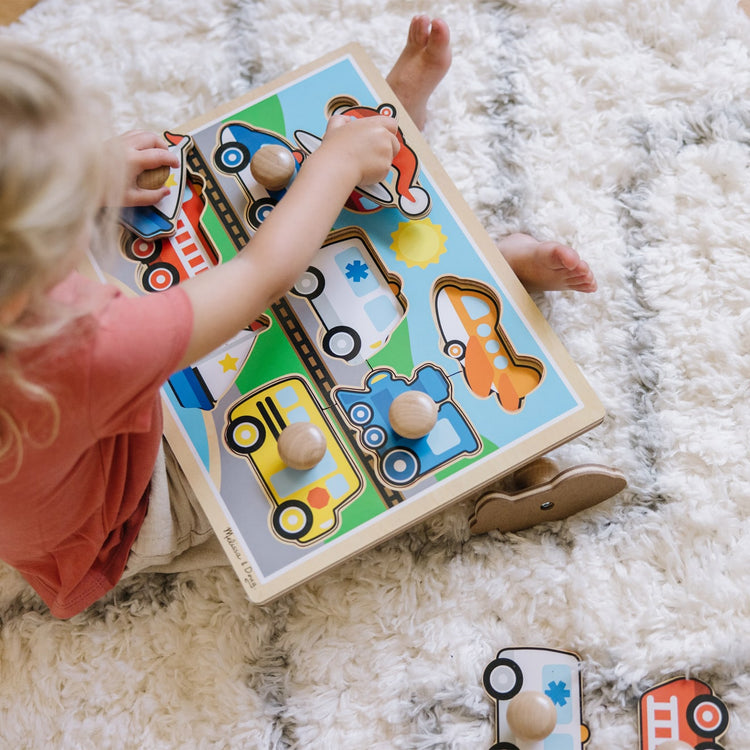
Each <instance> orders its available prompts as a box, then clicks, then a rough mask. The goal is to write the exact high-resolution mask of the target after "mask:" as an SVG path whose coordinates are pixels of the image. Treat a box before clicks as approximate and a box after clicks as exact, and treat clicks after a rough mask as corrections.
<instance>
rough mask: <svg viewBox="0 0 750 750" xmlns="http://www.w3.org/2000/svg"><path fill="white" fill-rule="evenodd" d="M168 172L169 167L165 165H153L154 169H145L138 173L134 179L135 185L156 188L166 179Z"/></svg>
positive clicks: (149, 188) (146, 188)
mask: <svg viewBox="0 0 750 750" xmlns="http://www.w3.org/2000/svg"><path fill="white" fill-rule="evenodd" d="M169 172H170V168H169V167H168V166H166V165H164V166H161V167H155V168H154V169H146V170H145V171H143V172H141V173H140V174H139V175H138V177H137V179H136V181H135V182H136V185H138V187H139V188H144V189H145V190H156V189H157V188H160V187H161V186H162V185H163V184H164V183H165V182H166V181H167V178H168V177H169Z"/></svg>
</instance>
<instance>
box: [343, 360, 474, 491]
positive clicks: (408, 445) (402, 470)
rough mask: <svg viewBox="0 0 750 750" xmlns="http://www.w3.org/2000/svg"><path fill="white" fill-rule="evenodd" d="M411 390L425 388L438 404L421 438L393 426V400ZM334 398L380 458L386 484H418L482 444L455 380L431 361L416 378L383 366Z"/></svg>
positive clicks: (364, 445) (382, 476) (367, 444)
mask: <svg viewBox="0 0 750 750" xmlns="http://www.w3.org/2000/svg"><path fill="white" fill-rule="evenodd" d="M409 390H418V391H423V392H424V393H426V394H427V395H428V396H429V397H430V398H431V399H432V400H433V401H434V402H435V403H436V404H437V405H438V414H437V423H436V424H435V426H434V427H433V428H432V430H431V431H430V432H429V433H428V434H427V435H425V436H424V437H422V438H417V439H409V438H405V437H402V436H401V435H399V434H397V433H396V432H395V431H394V430H393V429H392V428H391V424H390V420H389V416H388V411H389V409H390V406H391V403H392V402H393V400H394V399H395V398H396V397H397V396H399V395H400V394H402V393H404V392H406V391H409ZM333 398H334V399H335V401H336V402H337V403H338V404H339V405H340V406H341V409H342V411H343V413H344V415H345V416H346V418H347V420H348V421H349V423H350V424H351V425H352V426H353V427H355V428H356V429H357V430H358V434H359V440H360V442H361V444H362V446H363V447H364V448H365V449H366V450H368V451H370V452H371V453H372V454H374V456H375V457H376V459H377V460H376V464H377V470H378V474H379V475H380V477H381V479H382V480H383V481H384V482H385V483H386V484H390V485H393V486H396V487H403V486H405V485H409V484H413V483H414V482H417V481H418V480H419V479H421V478H422V477H424V476H426V475H427V474H429V473H431V472H434V471H436V470H437V469H439V468H440V467H442V466H445V465H446V464H448V463H450V462H452V461H455V460H456V459H457V458H459V457H460V456H465V455H471V454H473V453H476V452H477V451H478V450H479V448H480V446H481V442H480V440H479V437H478V436H477V434H476V432H475V431H474V429H473V427H472V426H471V424H470V423H469V422H468V420H467V419H466V417H465V416H464V415H463V413H462V412H461V410H460V409H459V408H458V406H456V404H455V402H454V401H453V400H452V399H451V386H450V381H449V380H448V378H447V377H446V375H445V373H444V372H443V371H442V370H441V369H440V368H439V367H435V365H432V364H426V365H422V366H421V367H419V368H418V369H417V370H416V371H415V373H414V376H413V377H412V379H411V380H407V379H406V378H405V377H402V376H398V375H396V373H395V372H393V370H391V369H388V368H384V367H383V368H378V369H376V370H373V371H372V372H371V373H370V374H369V375H368V376H367V378H366V379H365V382H364V387H363V388H345V387H342V386H338V387H336V388H334V390H333Z"/></svg>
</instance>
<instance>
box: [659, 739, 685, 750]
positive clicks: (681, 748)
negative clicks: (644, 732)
mask: <svg viewBox="0 0 750 750" xmlns="http://www.w3.org/2000/svg"><path fill="white" fill-rule="evenodd" d="M656 750H693V746H692V745H689V744H688V743H687V742H683V741H682V740H667V741H666V742H662V743H660V744H658V745H656Z"/></svg>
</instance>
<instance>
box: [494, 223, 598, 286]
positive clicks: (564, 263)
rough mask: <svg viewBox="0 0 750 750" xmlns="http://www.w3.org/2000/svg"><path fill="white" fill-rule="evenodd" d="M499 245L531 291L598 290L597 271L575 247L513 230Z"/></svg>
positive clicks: (506, 258) (514, 270) (517, 274)
mask: <svg viewBox="0 0 750 750" xmlns="http://www.w3.org/2000/svg"><path fill="white" fill-rule="evenodd" d="M497 247H498V249H499V250H500V252H501V253H502V254H503V257H504V258H505V260H507V261H508V263H509V264H510V267H511V268H512V269H513V272H514V273H515V274H516V276H518V278H519V280H520V281H521V283H522V284H523V285H524V286H525V287H526V289H527V290H528V291H530V292H551V291H562V290H564V289H572V290H573V291H576V292H595V291H596V280H595V279H594V274H593V273H592V271H591V269H590V268H589V265H588V263H586V261H585V260H582V259H581V257H580V256H579V255H578V253H577V252H576V251H575V250H573V248H572V247H568V246H567V245H561V244H560V243H559V242H539V241H538V240H535V239H534V238H533V237H530V236H529V235H528V234H510V235H508V236H507V237H505V238H503V239H502V240H500V242H498V245H497Z"/></svg>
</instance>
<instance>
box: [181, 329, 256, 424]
mask: <svg viewBox="0 0 750 750" xmlns="http://www.w3.org/2000/svg"><path fill="white" fill-rule="evenodd" d="M270 325H271V321H270V319H269V318H268V316H267V315H261V316H260V317H259V318H258V319H257V320H254V321H253V322H252V323H251V324H250V325H249V326H246V327H245V328H243V329H242V330H241V331H240V332H239V333H238V334H236V335H235V336H232V338H231V339H229V341H226V342H225V343H224V344H222V346H220V347H219V348H218V349H214V350H213V351H212V352H211V353H210V354H207V355H206V356H205V357H203V359H201V360H199V361H198V362H194V363H193V364H192V365H190V366H189V367H185V368H184V369H182V370H180V371H179V372H176V373H175V374H174V375H172V377H171V378H169V380H168V381H167V382H168V383H169V385H170V387H171V388H172V392H173V393H174V395H175V397H176V398H177V401H179V403H180V405H181V406H183V407H185V408H186V409H204V410H207V411H208V410H211V409H213V408H214V406H216V404H217V402H218V401H219V400H220V399H221V397H222V396H223V395H224V394H225V393H226V392H227V391H228V390H229V388H230V387H231V386H232V383H234V381H235V380H236V378H237V375H239V373H240V371H241V370H242V368H243V366H244V364H245V362H246V361H247V358H248V357H249V356H250V352H251V351H252V349H253V345H254V344H255V340H256V338H257V337H258V336H259V335H260V334H261V333H263V332H264V331H267V330H268V328H269V326H270Z"/></svg>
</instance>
